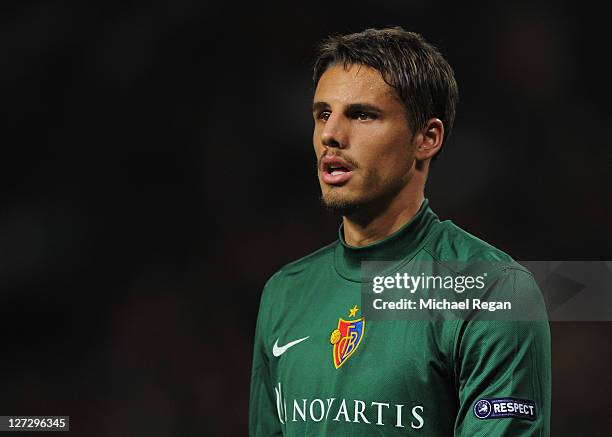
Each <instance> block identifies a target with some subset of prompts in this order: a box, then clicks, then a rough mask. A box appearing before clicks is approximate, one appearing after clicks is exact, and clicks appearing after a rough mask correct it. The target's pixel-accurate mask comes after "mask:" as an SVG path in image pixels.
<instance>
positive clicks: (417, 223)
mask: <svg viewBox="0 0 612 437" xmlns="http://www.w3.org/2000/svg"><path fill="white" fill-rule="evenodd" d="M436 222H439V219H438V216H437V215H436V214H435V213H434V212H433V211H432V210H431V208H430V207H429V199H425V200H424V201H423V203H422V204H421V207H420V208H419V211H418V212H417V213H416V215H415V216H414V217H412V218H411V219H410V220H409V221H408V222H407V223H406V224H405V225H403V226H402V227H401V228H400V229H398V230H397V231H396V232H394V233H393V234H391V235H389V236H388V237H386V238H384V239H382V240H380V241H377V242H375V243H372V244H368V245H366V246H360V247H355V246H349V245H348V244H346V242H345V241H344V229H343V225H342V224H341V225H340V229H339V230H338V239H339V244H337V245H336V247H335V250H334V267H335V269H336V272H337V273H338V274H339V275H340V276H342V277H343V278H345V279H348V280H350V281H354V282H363V281H364V280H367V279H366V278H363V277H362V273H361V263H362V261H389V262H392V263H395V262H397V263H398V264H399V263H400V262H402V261H403V262H405V261H406V260H409V259H410V258H412V257H414V255H415V254H416V253H417V252H418V250H419V249H420V248H421V247H422V246H423V244H424V243H425V241H426V240H427V238H428V237H429V234H430V231H431V229H432V227H433V225H434V224H435V223H436Z"/></svg>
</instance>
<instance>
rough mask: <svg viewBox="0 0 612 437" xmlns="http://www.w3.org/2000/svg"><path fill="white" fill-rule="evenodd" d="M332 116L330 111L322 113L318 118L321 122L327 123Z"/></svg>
mask: <svg viewBox="0 0 612 437" xmlns="http://www.w3.org/2000/svg"><path fill="white" fill-rule="evenodd" d="M330 115H331V113H330V112H329V111H321V112H320V113H319V115H318V116H317V118H318V119H319V120H323V121H327V119H328V118H329V116H330Z"/></svg>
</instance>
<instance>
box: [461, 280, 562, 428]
mask: <svg viewBox="0 0 612 437" xmlns="http://www.w3.org/2000/svg"><path fill="white" fill-rule="evenodd" d="M495 287H496V290H493V291H492V293H491V297H494V296H495V295H499V294H501V295H505V296H508V292H507V290H511V292H512V293H513V294H514V296H516V299H523V304H526V305H528V306H529V307H530V308H532V309H533V308H534V306H535V307H536V308H539V309H540V310H541V311H543V314H542V318H540V319H539V320H534V321H497V320H495V321H484V320H470V321H464V322H462V323H461V324H460V325H459V327H458V330H457V339H456V357H457V362H456V374H457V384H458V395H459V414H458V416H457V420H456V422H455V435H456V436H522V437H527V436H548V435H549V434H550V396H551V395H550V385H551V369H550V367H551V364H550V329H549V325H548V321H547V320H546V318H545V309H544V306H543V303H542V300H541V294H540V292H539V289H538V287H537V284H536V283H535V281H534V280H533V277H532V276H531V275H530V274H529V273H527V272H525V271H521V270H515V269H511V270H510V272H508V273H506V274H505V275H504V277H502V278H501V279H500V281H499V282H498V283H497V284H496V286H495Z"/></svg>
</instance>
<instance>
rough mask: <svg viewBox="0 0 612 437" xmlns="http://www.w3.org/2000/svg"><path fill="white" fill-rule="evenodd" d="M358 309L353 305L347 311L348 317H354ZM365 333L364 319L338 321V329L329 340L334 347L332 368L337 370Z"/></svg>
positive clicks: (351, 353) (353, 351)
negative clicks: (334, 367)
mask: <svg viewBox="0 0 612 437" xmlns="http://www.w3.org/2000/svg"><path fill="white" fill-rule="evenodd" d="M358 311H359V308H357V305H355V306H354V307H353V308H351V309H350V310H349V317H355V315H356V314H357V312H358ZM364 332H365V319H364V318H363V317H360V318H358V319H356V320H344V319H343V318H339V319H338V329H334V330H333V331H332V333H331V337H330V339H329V341H330V343H331V344H333V345H334V351H333V353H334V366H336V369H338V368H339V367H340V366H341V365H343V364H344V363H345V362H346V360H348V359H349V357H350V356H351V355H353V354H354V353H355V351H356V350H357V348H358V347H359V344H360V343H361V340H362V339H363V334H364Z"/></svg>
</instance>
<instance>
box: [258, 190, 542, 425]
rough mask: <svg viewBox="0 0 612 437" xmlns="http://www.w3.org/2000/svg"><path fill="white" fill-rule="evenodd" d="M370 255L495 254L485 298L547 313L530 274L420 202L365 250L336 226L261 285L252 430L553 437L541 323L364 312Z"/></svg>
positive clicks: (434, 260) (444, 257)
mask: <svg viewBox="0 0 612 437" xmlns="http://www.w3.org/2000/svg"><path fill="white" fill-rule="evenodd" d="M373 260H385V261H388V260H395V261H397V262H398V263H401V264H402V265H404V266H405V265H407V264H410V263H414V262H416V260H420V261H427V262H429V263H430V264H431V265H433V266H435V265H437V264H444V263H447V262H453V261H492V262H495V264H491V265H495V266H496V268H495V269H493V268H492V269H491V270H495V271H491V272H489V276H490V277H494V278H495V280H494V281H492V283H491V285H489V286H488V287H489V288H490V289H489V290H487V293H489V295H490V296H495V293H496V292H497V290H502V291H503V293H506V294H508V293H521V294H522V295H525V296H530V298H531V299H532V302H535V303H534V304H533V305H535V306H541V308H544V307H543V303H542V299H541V296H540V292H539V289H538V286H537V284H536V282H535V281H534V279H533V277H532V275H531V273H530V272H529V271H527V270H526V269H525V268H523V267H522V266H521V265H520V264H518V263H516V262H515V261H513V260H512V259H511V258H510V257H509V256H508V255H506V254H504V253H503V252H501V251H499V250H497V249H495V248H494V247H492V246H490V245H488V244H487V243H485V242H483V241H481V240H479V239H478V238H476V237H474V236H472V235H470V234H468V233H467V232H465V231H463V230H461V229H460V228H458V227H457V226H455V225H454V224H453V223H451V222H450V221H440V220H439V219H438V217H437V216H436V215H435V214H434V213H433V212H432V210H431V209H430V208H429V206H428V201H427V200H425V201H424V203H423V205H422V206H421V208H420V210H419V212H418V213H417V214H416V215H415V216H414V217H413V218H412V219H411V220H410V222H408V223H407V224H405V225H404V226H403V227H402V228H401V229H400V230H398V231H397V232H395V233H394V234H393V235H391V236H389V237H387V238H385V239H384V240H382V241H379V242H376V243H374V244H371V245H368V246H363V247H351V246H348V245H347V244H346V243H345V242H344V239H343V230H342V227H341V228H340V232H339V239H338V240H337V241H336V242H334V243H332V244H331V245H329V246H326V247H324V248H322V249H320V250H318V251H316V252H314V253H312V254H310V255H309V256H307V257H305V258H302V259H300V260H298V261H296V262H293V263H291V264H288V265H286V266H285V267H283V268H281V269H280V271H278V272H277V273H276V274H274V275H273V276H272V277H271V278H270V279H269V280H268V282H267V284H266V286H265V288H264V292H263V294H262V297H261V304H260V309H259V315H258V320H257V328H256V334H255V343H254V353H253V366H252V374H251V392H250V408H249V433H250V435H251V436H252V437H253V436H257V437H264V436H265V437H271V436H333V437H341V436H354V437H357V436H368V437H371V436H376V435H380V436H387V435H388V436H392V435H398V436H399V435H414V436H437V437H439V436H452V435H455V436H548V435H549V422H550V331H549V326H548V322H547V321H546V320H545V318H542V319H540V320H539V321H538V320H533V321H513V320H508V321H504V320H494V321H490V320H488V321H484V320H478V317H475V318H465V319H456V320H446V321H434V320H380V321H378V320H371V319H367V317H364V316H363V315H362V308H360V305H361V297H362V294H361V293H362V282H363V281H364V279H363V277H364V276H363V274H362V273H363V272H362V270H361V266H362V262H364V261H373ZM530 305H531V304H530ZM543 311H544V312H545V309H543Z"/></svg>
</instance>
